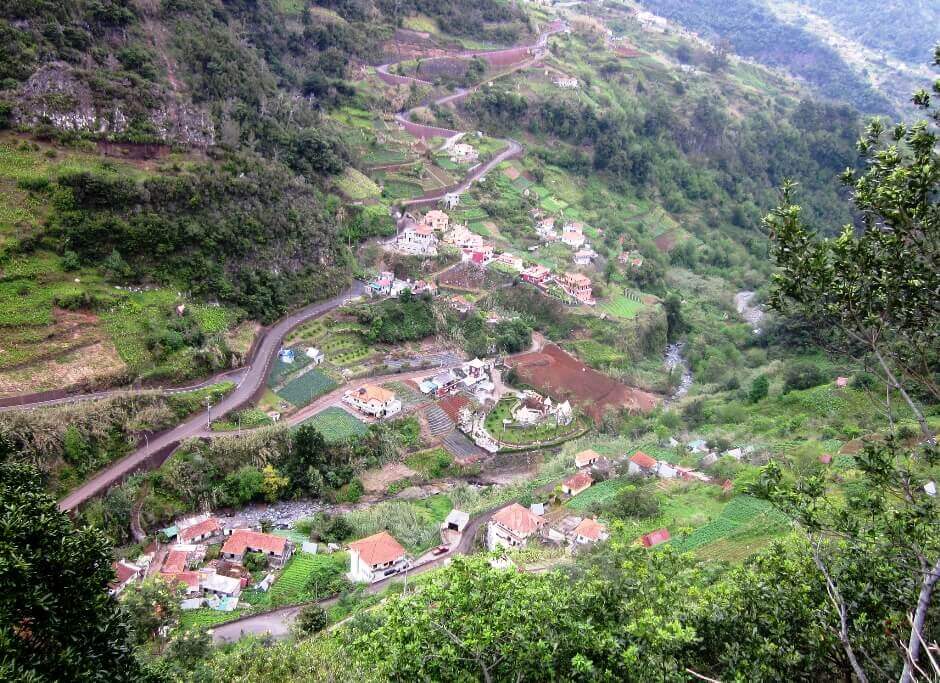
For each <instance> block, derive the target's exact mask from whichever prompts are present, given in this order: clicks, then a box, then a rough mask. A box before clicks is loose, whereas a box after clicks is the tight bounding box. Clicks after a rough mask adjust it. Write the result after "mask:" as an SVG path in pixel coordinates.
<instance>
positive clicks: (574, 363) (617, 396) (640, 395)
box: [509, 344, 660, 421]
mask: <svg viewBox="0 0 940 683" xmlns="http://www.w3.org/2000/svg"><path fill="white" fill-rule="evenodd" d="M509 362H510V363H511V364H512V366H513V367H514V368H515V369H516V372H517V373H518V374H519V377H520V378H521V379H522V381H523V382H525V383H526V384H529V385H531V386H533V387H535V388H536V389H538V390H539V391H543V392H545V393H547V394H549V395H551V396H553V397H555V398H556V399H559V400H560V399H568V400H570V401H572V402H573V403H575V404H577V405H579V406H580V407H581V408H582V409H583V410H585V411H586V412H587V413H588V414H589V415H590V416H591V417H593V418H594V419H595V420H596V421H599V420H600V418H601V416H602V415H603V414H604V410H606V409H607V407H608V406H611V407H614V408H618V409H619V408H626V409H627V410H629V411H631V412H641V413H648V412H650V411H651V410H653V408H655V407H656V406H657V405H658V404H659V401H660V399H659V397H657V396H655V395H653V394H650V393H647V392H645V391H641V390H640V389H636V388H634V387H628V386H627V385H625V384H621V383H620V382H617V381H616V380H614V379H612V378H610V377H608V376H607V375H604V374H602V373H600V372H598V371H597V370H593V369H591V368H589V367H588V366H586V365H585V364H584V363H582V362H581V361H579V360H578V359H577V358H575V357H574V356H572V355H570V354H568V353H566V352H565V351H563V350H562V349H560V348H559V347H558V346H556V345H554V344H546V345H545V348H544V349H542V351H539V352H533V353H525V354H523V355H521V356H516V357H515V358H513V359H511V360H510V361H509Z"/></svg>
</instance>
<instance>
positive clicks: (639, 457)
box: [630, 451, 656, 468]
mask: <svg viewBox="0 0 940 683" xmlns="http://www.w3.org/2000/svg"><path fill="white" fill-rule="evenodd" d="M630 462H632V463H634V464H636V465H639V466H640V467H645V468H650V467H656V459H655V458H651V457H650V456H648V455H647V454H646V453H644V452H643V451H637V452H636V453H634V454H633V457H632V458H630Z"/></svg>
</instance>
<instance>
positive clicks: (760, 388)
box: [747, 375, 770, 403]
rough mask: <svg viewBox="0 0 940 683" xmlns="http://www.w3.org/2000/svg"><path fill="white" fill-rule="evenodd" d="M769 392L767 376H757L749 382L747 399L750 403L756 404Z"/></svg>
mask: <svg viewBox="0 0 940 683" xmlns="http://www.w3.org/2000/svg"><path fill="white" fill-rule="evenodd" d="M769 390H770V380H768V379H767V375H759V376H758V377H755V378H754V381H753V382H751V390H750V391H749V392H748V394H747V398H748V400H749V401H750V402H751V403H757V402H759V401H762V400H763V399H765V398H767V392H768V391H769Z"/></svg>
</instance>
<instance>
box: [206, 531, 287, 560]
mask: <svg viewBox="0 0 940 683" xmlns="http://www.w3.org/2000/svg"><path fill="white" fill-rule="evenodd" d="M286 548H287V539H286V538H284V537H283V536H275V535H274V534H263V533H261V532H260V531H245V530H243V529H239V530H238V531H235V532H233V533H232V535H231V536H229V537H228V540H227V541H226V542H225V545H223V546H222V552H223V553H231V554H233V555H241V554H242V553H243V552H245V550H247V549H251V550H252V551H254V552H262V553H269V552H273V553H274V554H275V555H283V554H284V551H285V550H286Z"/></svg>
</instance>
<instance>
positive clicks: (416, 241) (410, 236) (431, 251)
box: [395, 225, 437, 256]
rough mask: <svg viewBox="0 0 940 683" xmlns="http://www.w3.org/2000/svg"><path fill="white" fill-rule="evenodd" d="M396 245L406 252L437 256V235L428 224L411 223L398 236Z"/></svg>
mask: <svg viewBox="0 0 940 683" xmlns="http://www.w3.org/2000/svg"><path fill="white" fill-rule="evenodd" d="M395 245H396V247H397V248H398V250H399V251H400V252H402V253H405V254H417V255H421V256H437V237H435V235H434V230H432V229H431V227H430V226H427V225H409V226H408V227H407V228H405V229H404V230H403V231H402V233H401V234H400V235H399V236H398V239H397V240H396V242H395Z"/></svg>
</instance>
